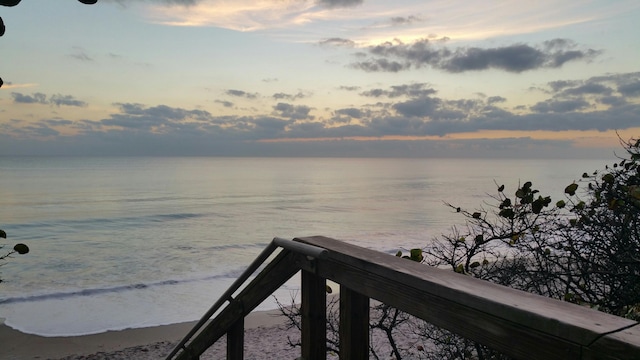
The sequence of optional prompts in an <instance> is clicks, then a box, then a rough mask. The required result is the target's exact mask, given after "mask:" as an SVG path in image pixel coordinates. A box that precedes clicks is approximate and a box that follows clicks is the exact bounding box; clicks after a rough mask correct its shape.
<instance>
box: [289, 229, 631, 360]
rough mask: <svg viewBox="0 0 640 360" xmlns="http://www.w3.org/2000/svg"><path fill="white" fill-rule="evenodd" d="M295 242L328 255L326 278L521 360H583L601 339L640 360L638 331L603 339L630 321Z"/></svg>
mask: <svg viewBox="0 0 640 360" xmlns="http://www.w3.org/2000/svg"><path fill="white" fill-rule="evenodd" d="M296 241H300V242H304V243H307V244H310V245H314V246H319V247H323V248H325V249H327V250H329V254H328V256H326V257H325V258H324V259H323V260H322V262H321V263H320V264H321V266H319V267H318V268H319V275H320V276H322V277H325V278H327V279H330V280H333V281H335V282H338V283H340V284H342V285H345V286H347V287H349V288H351V289H353V290H355V291H357V292H359V293H361V294H363V295H365V296H369V297H371V298H374V299H377V300H379V301H382V302H384V303H387V304H389V305H391V306H394V307H397V308H399V309H401V310H403V311H406V312H408V313H410V314H413V315H415V316H417V317H420V318H422V319H424V320H426V321H429V322H431V323H433V324H435V325H437V326H440V327H442V328H445V329H449V330H451V331H453V332H455V333H458V334H460V335H462V336H464V337H467V338H469V339H472V340H475V341H478V342H480V343H482V344H485V345H487V346H490V347H492V348H495V349H497V350H500V351H502V352H504V353H505V354H507V355H510V356H512V357H514V358H522V359H580V358H581V356H582V353H583V350H585V349H587V348H589V347H590V346H591V344H592V343H594V342H595V343H594V344H593V346H596V344H598V342H596V340H598V339H599V341H600V342H602V343H603V345H600V346H603V347H604V348H605V349H606V348H608V347H609V346H612V347H613V346H619V347H621V348H625V349H627V350H626V351H632V355H634V356H637V358H639V359H640V354H638V353H633V351H636V349H637V348H638V343H639V342H640V339H638V338H636V337H634V336H633V334H631V335H628V336H623V335H622V334H624V333H621V334H616V335H613V334H610V335H607V336H606V337H604V335H605V334H609V333H615V332H617V331H620V330H621V329H623V328H627V327H629V326H633V325H634V324H636V322H633V321H631V320H628V319H623V318H619V317H616V316H612V315H608V314H605V313H602V312H598V311H595V310H592V309H588V308H584V307H580V306H577V305H573V304H569V303H566V302H562V301H558V300H554V299H549V298H545V297H542V296H538V295H534V294H529V293H526V292H522V291H519V290H515V289H511V288H507V287H504V286H500V285H496V284H492V283H489V282H486V281H482V280H478V279H474V278H471V277H469V276H465V275H461V274H457V273H454V272H452V271H447V270H442V269H436V268H432V267H428V266H425V265H422V264H419V263H415V262H412V261H407V260H406V259H401V258H398V257H395V256H392V255H388V254H384V253H380V252H376V251H373V250H369V249H365V248H361V247H357V246H354V245H350V244H347V243H344V242H341V241H338V240H334V239H330V238H326V237H321V236H317V237H308V238H298V239H296ZM598 351H599V350H598ZM621 351H625V350H621ZM585 352H586V350H585ZM599 352H600V351H599Z"/></svg>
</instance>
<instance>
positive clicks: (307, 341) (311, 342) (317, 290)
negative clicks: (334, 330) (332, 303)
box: [301, 270, 327, 360]
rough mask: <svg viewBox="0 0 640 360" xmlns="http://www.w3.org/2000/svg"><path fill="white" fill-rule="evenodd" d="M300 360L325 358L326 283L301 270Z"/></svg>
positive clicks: (322, 359)
mask: <svg viewBox="0 0 640 360" xmlns="http://www.w3.org/2000/svg"><path fill="white" fill-rule="evenodd" d="M301 340H302V358H303V359H304V360H324V359H326V356H327V282H326V280H325V279H323V278H321V277H319V276H316V275H315V274H313V273H311V272H308V271H305V270H302V339H301Z"/></svg>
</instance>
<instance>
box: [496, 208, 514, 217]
mask: <svg viewBox="0 0 640 360" xmlns="http://www.w3.org/2000/svg"><path fill="white" fill-rule="evenodd" d="M498 215H500V216H502V217H503V218H506V219H513V218H514V217H515V213H514V212H513V210H512V209H502V210H500V212H499V213H498Z"/></svg>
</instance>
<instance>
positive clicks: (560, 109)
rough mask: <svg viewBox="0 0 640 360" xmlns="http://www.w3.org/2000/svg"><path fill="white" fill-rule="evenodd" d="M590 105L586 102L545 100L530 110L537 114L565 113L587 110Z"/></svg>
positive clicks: (577, 100) (578, 100)
mask: <svg viewBox="0 0 640 360" xmlns="http://www.w3.org/2000/svg"><path fill="white" fill-rule="evenodd" d="M590 106H591V105H590V103H589V102H587V101H586V100H582V99H576V100H545V101H541V102H539V103H537V104H535V105H533V106H531V110H532V111H534V112H537V113H550V112H553V113H566V112H572V111H578V110H583V109H587V108H589V107H590Z"/></svg>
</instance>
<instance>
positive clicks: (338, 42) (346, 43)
mask: <svg viewBox="0 0 640 360" xmlns="http://www.w3.org/2000/svg"><path fill="white" fill-rule="evenodd" d="M318 44H319V45H321V46H335V47H347V48H352V47H355V46H356V43H355V42H354V41H353V40H349V39H343V38H337V37H334V38H330V39H325V40H320V41H319V42H318Z"/></svg>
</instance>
